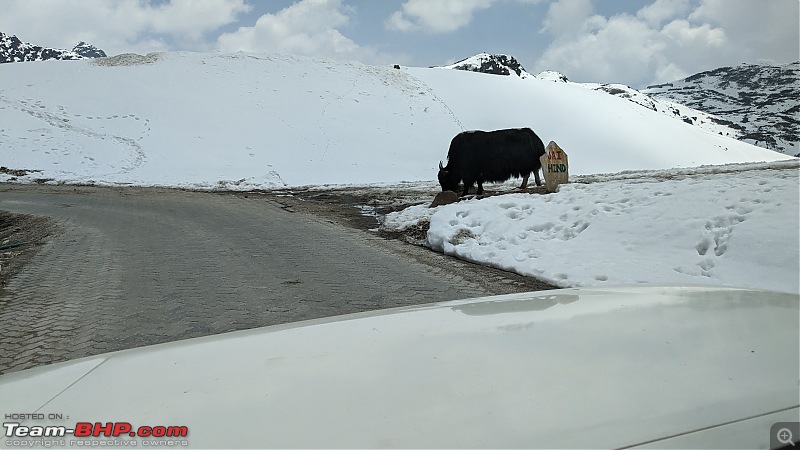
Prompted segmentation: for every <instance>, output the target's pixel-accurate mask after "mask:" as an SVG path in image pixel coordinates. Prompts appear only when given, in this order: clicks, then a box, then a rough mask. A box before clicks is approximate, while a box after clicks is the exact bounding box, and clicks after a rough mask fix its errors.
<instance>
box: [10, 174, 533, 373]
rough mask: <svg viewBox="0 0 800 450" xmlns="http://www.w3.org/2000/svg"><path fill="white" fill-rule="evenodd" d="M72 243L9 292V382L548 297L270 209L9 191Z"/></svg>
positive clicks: (100, 191) (230, 202)
mask: <svg viewBox="0 0 800 450" xmlns="http://www.w3.org/2000/svg"><path fill="white" fill-rule="evenodd" d="M0 209H3V210H8V211H12V212H19V213H28V214H35V215H42V216H49V217H52V218H53V219H55V220H56V221H57V222H58V224H59V225H60V227H61V228H62V229H63V232H62V233H60V234H58V235H55V236H51V237H50V238H49V242H48V243H47V244H46V245H44V246H43V247H42V249H41V250H40V252H39V253H38V254H37V255H36V256H35V257H34V258H33V259H32V260H31V262H30V263H29V264H28V265H27V266H25V267H24V268H23V270H22V271H21V272H20V273H19V274H18V275H17V276H16V277H15V278H14V279H12V280H11V282H10V283H9V284H8V286H7V288H6V289H5V290H4V291H2V292H0V330H2V331H1V332H2V339H0V373H4V372H11V371H16V370H21V369H25V368H29V367H33V366H37V365H42V364H47V363H52V362H58V361H64V360H68V359H74V358H78V357H83V356H89V355H93V354H97V353H101V352H106V351H112V350H120V349H126V348H132V347H138V346H142V345H148V344H156V343H161V342H168V341H174V340H178V339H185V338H191V337H198V336H205V335H210V334H216V333H222V332H226V331H232V330H241V329H247V328H253V327H259V326H264V325H272V324H277V323H285V322H293V321H298V320H304V319H311V318H317V317H323V316H331V315H337V314H345V313H352V312H358V311H364V310H371V309H379V308H387V307H394V306H403V305H410V304H419V303H427V302H433V301H443V300H451V299H457V298H466V297H474V296H481V295H491V294H500V293H508V292H518V291H523V290H531V289H535V288H536V287H537V286H538V287H539V288H543V289H546V288H549V286H547V285H544V284H538V285H537V284H536V282H535V281H532V280H530V279H522V277H516V276H513V275H509V274H506V273H504V272H501V271H496V270H494V269H485V268H479V267H477V266H474V265H472V264H470V263H465V262H461V261H457V260H454V259H452V258H448V257H445V256H442V255H439V254H436V253H433V252H430V251H427V250H425V249H421V248H418V247H413V246H409V245H406V244H402V243H400V242H398V241H392V240H385V239H382V238H380V237H378V236H376V235H374V234H372V233H369V232H366V231H359V230H355V229H352V228H348V227H345V226H342V225H340V224H338V223H332V222H331V221H329V220H326V219H324V218H320V217H317V216H314V215H310V214H305V213H303V212H302V211H300V212H293V211H292V210H291V209H289V208H286V206H285V202H284V204H281V203H279V202H277V201H276V198H274V197H269V196H257V197H254V196H249V198H245V197H244V196H242V195H232V194H231V195H220V194H211V193H202V192H184V191H179V190H168V189H142V188H100V187H71V186H20V185H4V186H0Z"/></svg>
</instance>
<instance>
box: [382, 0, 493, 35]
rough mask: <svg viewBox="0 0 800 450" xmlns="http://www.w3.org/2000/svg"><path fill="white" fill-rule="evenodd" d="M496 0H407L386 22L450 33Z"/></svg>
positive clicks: (395, 27)
mask: <svg viewBox="0 0 800 450" xmlns="http://www.w3.org/2000/svg"><path fill="white" fill-rule="evenodd" d="M494 2H495V0H407V1H406V2H405V3H403V5H402V7H401V8H400V10H399V11H395V12H394V13H393V14H392V15H391V16H390V17H389V19H388V20H387V21H386V23H385V25H386V27H387V28H389V29H390V30H396V31H417V30H422V31H427V32H430V33H450V32H453V31H455V30H458V29H459V28H462V27H464V26H466V25H468V24H469V23H470V22H471V21H472V16H473V15H474V14H475V13H476V12H477V11H481V10H484V9H487V8H489V7H490V6H492V4H493V3H494Z"/></svg>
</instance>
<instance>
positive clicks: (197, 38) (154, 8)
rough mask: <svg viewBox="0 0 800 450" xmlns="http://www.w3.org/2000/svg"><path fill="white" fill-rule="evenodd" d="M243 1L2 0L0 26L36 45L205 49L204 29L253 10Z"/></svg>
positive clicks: (112, 49) (110, 51)
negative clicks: (80, 43) (178, 45)
mask: <svg viewBox="0 0 800 450" xmlns="http://www.w3.org/2000/svg"><path fill="white" fill-rule="evenodd" d="M250 9H251V7H250V6H248V5H247V4H246V3H245V0H170V1H168V2H156V1H153V0H118V1H113V2H109V1H105V0H73V1H57V2H53V1H48V0H4V1H3V2H2V3H1V4H0V11H2V12H1V13H0V29H2V30H3V31H4V32H6V33H9V34H14V35H17V37H19V38H20V39H21V40H23V41H27V42H32V43H35V44H37V45H43V46H49V47H57V48H72V46H73V45H75V44H76V43H77V42H78V41H79V40H83V41H86V42H89V43H91V44H94V45H97V46H98V47H100V48H102V49H103V50H105V51H106V53H108V54H111V55H113V54H117V53H122V52H130V51H138V52H141V53H144V52H147V51H157V50H168V49H170V44H169V43H168V42H177V43H180V46H181V47H182V48H184V49H186V48H189V49H192V48H193V49H197V50H203V49H206V47H207V45H206V44H205V36H206V34H208V33H210V32H213V31H215V30H217V29H219V28H220V27H223V26H225V25H228V24H230V23H232V22H234V21H235V20H237V18H238V17H239V15H241V14H243V13H246V12H248V11H250Z"/></svg>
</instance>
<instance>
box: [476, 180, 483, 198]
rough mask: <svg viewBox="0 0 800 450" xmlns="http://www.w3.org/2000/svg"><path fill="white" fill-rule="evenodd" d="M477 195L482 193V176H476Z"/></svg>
mask: <svg viewBox="0 0 800 450" xmlns="http://www.w3.org/2000/svg"><path fill="white" fill-rule="evenodd" d="M476 194H477V195H483V176H480V177H478V191H477V192H476Z"/></svg>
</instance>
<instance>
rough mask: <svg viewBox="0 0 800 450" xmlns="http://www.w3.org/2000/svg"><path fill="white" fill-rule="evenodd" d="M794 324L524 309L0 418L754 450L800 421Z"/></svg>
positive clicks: (251, 354) (511, 298) (636, 310)
mask: <svg viewBox="0 0 800 450" xmlns="http://www.w3.org/2000/svg"><path fill="white" fill-rule="evenodd" d="M798 317H799V314H798V296H797V295H792V294H781V293H771V292H762V291H751V290H744V289H728V288H708V287H658V288H653V287H623V288H607V289H564V290H555V291H544V292H531V293H526V294H513V295H505V296H497V297H487V298H479V299H470V300H463V301H455V302H446V303H437V304H431V305H423V306H416V307H408V308H397V309H391V310H384V311H376V312H371V313H363V314H354V315H350V316H341V317H334V318H328V319H321V320H314V321H307V322H300V323H296V324H289V325H281V326H275V327H265V328H259V329H254V330H249V331H243V332H235V333H227V334H223V335H218V336H210V337H205V338H198V339H191V340H186V341H180V342H174V343H169V344H162V345H156V346H151V347H144V348H139V349H132V350H125V351H121V352H114V353H109V354H105V355H99V356H96V357H89V358H83V359H80V360H75V361H69V362H66V363H61V364H54V365H51V366H44V367H39V368H35V369H31V370H26V371H21V372H15V373H10V374H7V375H5V376H2V377H0V399H2V400H1V401H0V403H2V412H3V413H6V414H7V413H11V412H15V413H44V414H45V416H47V415H48V414H53V413H57V414H62V415H63V417H64V418H63V420H60V421H58V420H56V421H51V422H48V421H47V420H44V421H36V420H23V421H20V422H22V423H23V425H42V424H44V423H46V422H48V423H55V424H60V425H67V426H69V425H74V423H76V422H101V423H106V422H112V421H125V422H130V423H131V424H133V425H134V426H138V425H149V426H155V425H162V426H170V425H175V426H186V427H188V430H189V434H188V436H187V437H186V438H185V439H186V440H187V441H188V444H189V446H190V447H192V448H222V447H225V448H235V447H239V448H243V447H247V448H262V447H349V448H353V447H369V448H378V447H415V448H420V447H425V448H431V447H471V448H474V447H493V448H498V447H525V448H532V447H537V448H541V447H551V448H552V447H559V448H564V447H582V448H586V447H593V448H597V447H602V448H609V447H625V446H631V445H641V444H648V443H649V445H651V446H660V445H663V446H667V447H676V446H684V445H690V446H704V445H702V443H703V442H708V445H710V446H713V447H728V448H734V447H740V446H741V447H764V446H766V445H767V444H768V443H769V435H768V432H769V425H770V424H771V423H773V422H777V421H780V420H795V421H796V420H798V419H797V417H798V405H799V404H800V399H799V398H798V397H799V396H800V394H799V389H800V388H799V387H798V386H799V385H798V382H799V381H800V376H799V375H798V372H800V363H799V362H798V361H799V359H800V350H799V348H800V337H799V336H800V332H799V331H798V327H799V325H798ZM6 422H8V420H6ZM697 430H704V431H697ZM758 430H763V431H758ZM665 439H667V440H665ZM748 439H749V440H748Z"/></svg>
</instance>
